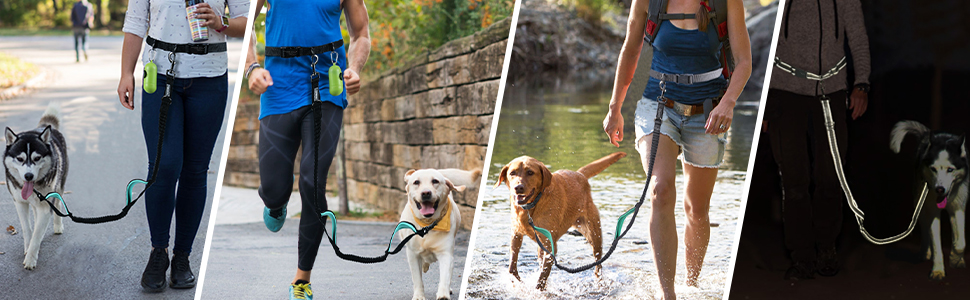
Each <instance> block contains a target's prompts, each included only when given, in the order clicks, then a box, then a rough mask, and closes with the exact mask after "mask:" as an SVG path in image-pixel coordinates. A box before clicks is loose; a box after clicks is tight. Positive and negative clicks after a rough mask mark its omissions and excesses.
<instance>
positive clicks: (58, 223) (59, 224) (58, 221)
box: [51, 192, 64, 234]
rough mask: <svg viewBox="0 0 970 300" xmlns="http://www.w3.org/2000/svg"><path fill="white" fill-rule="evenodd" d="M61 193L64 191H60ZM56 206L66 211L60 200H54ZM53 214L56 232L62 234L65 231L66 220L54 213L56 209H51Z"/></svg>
mask: <svg viewBox="0 0 970 300" xmlns="http://www.w3.org/2000/svg"><path fill="white" fill-rule="evenodd" d="M60 193H63V192H60ZM54 206H56V207H57V209H59V210H60V211H62V212H63V211H64V207H63V206H61V202H60V201H56V202H54ZM51 216H53V218H54V234H62V233H64V220H63V218H61V217H59V216H56V215H54V211H51Z"/></svg>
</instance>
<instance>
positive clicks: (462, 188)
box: [445, 178, 465, 192]
mask: <svg viewBox="0 0 970 300" xmlns="http://www.w3.org/2000/svg"><path fill="white" fill-rule="evenodd" d="M445 184H446V185H448V189H449V190H452V191H456V192H464V191H465V186H464V185H459V186H455V184H454V183H452V182H451V180H450V179H448V178H445Z"/></svg>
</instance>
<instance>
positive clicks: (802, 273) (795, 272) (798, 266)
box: [785, 261, 815, 281]
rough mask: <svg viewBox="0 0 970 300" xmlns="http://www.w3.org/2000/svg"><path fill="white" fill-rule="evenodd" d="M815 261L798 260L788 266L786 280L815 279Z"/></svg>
mask: <svg viewBox="0 0 970 300" xmlns="http://www.w3.org/2000/svg"><path fill="white" fill-rule="evenodd" d="M814 265H815V264H814V263H808V262H801V261H796V262H794V263H792V265H791V267H788V271H786V272H785V280H792V281H799V280H805V279H815V270H814V269H813V268H812V266H814Z"/></svg>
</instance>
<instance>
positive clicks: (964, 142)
mask: <svg viewBox="0 0 970 300" xmlns="http://www.w3.org/2000/svg"><path fill="white" fill-rule="evenodd" d="M960 157H961V158H963V159H967V137H966V136H962V135H961V136H960Z"/></svg>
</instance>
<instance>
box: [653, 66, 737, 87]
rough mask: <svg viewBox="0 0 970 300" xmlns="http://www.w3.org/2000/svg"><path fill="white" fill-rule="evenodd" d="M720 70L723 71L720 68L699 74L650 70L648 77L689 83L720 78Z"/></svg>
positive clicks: (684, 83)
mask: <svg viewBox="0 0 970 300" xmlns="http://www.w3.org/2000/svg"><path fill="white" fill-rule="evenodd" d="M721 71H723V69H722V68H718V69H717V70H714V71H710V72H706V73H701V74H667V73H663V72H660V71H656V70H650V77H652V78H654V79H656V80H660V81H666V82H676V83H677V84H683V85H691V84H695V83H701V82H707V81H711V80H714V79H717V78H720V77H721Z"/></svg>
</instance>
